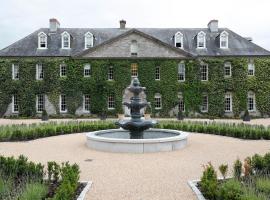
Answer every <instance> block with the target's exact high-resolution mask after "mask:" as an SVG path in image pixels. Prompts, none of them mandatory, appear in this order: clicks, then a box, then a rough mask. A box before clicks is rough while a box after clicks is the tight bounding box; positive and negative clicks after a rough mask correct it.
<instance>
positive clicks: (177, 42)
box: [174, 32, 183, 48]
mask: <svg viewBox="0 0 270 200" xmlns="http://www.w3.org/2000/svg"><path fill="white" fill-rule="evenodd" d="M174 46H175V47H178V48H183V34H182V33H180V32H177V33H176V34H175V35H174Z"/></svg>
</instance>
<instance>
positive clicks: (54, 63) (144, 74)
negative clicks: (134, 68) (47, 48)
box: [0, 57, 270, 117]
mask: <svg viewBox="0 0 270 200" xmlns="http://www.w3.org/2000/svg"><path fill="white" fill-rule="evenodd" d="M180 61H181V60H175V59H137V60H136V59H96V60H89V59H72V58H2V59H0V82H1V84H0V116H2V115H3V114H4V113H5V111H6V109H7V107H8V105H9V104H10V103H11V96H12V94H18V97H19V110H20V116H35V115H36V110H35V109H36V108H35V96H36V94H46V95H48V97H49V100H50V101H51V102H52V103H53V104H54V106H55V107H56V110H57V112H58V111H59V108H58V100H59V95H60V94H61V93H63V94H66V96H67V107H68V112H69V114H71V115H74V114H75V111H76V109H77V108H78V107H79V106H81V105H82V95H83V94H90V95H91V105H90V106H91V112H92V114H100V113H102V112H104V111H106V112H107V113H108V114H109V115H116V114H118V113H123V109H122V108H123V107H122V98H123V93H124V90H125V88H126V87H127V86H128V85H129V84H130V80H131V72H130V66H131V64H132V63H137V64H138V74H139V79H140V82H141V84H142V85H143V86H145V87H146V88H147V90H146V95H147V100H148V101H150V102H151V103H152V105H153V106H152V107H154V95H155V93H160V94H161V95H162V109H161V110H155V109H154V108H152V113H153V114H154V115H159V116H161V117H165V116H168V114H169V111H170V110H171V109H172V108H174V107H175V106H176V105H177V103H178V93H179V92H182V94H183V97H184V101H185V114H186V115H189V116H192V114H194V113H200V105H201V102H202V94H203V93H207V94H208V99H209V106H208V107H209V109H208V113H201V114H202V115H207V116H213V117H222V116H224V94H225V92H227V91H228V92H232V94H233V112H234V117H239V114H240V113H241V112H242V111H244V110H246V105H247V102H246V99H247V92H248V91H250V90H251V91H254V92H255V94H256V108H257V110H258V111H260V113H261V114H262V115H265V114H267V115H269V114H270V77H269V74H270V59H269V58H267V57H256V58H254V62H255V76H254V77H248V76H247V63H248V58H244V57H224V58H200V59H194V60H184V62H185V65H186V81H185V82H181V83H180V82H178V81H177V66H178V63H179V62H180ZM227 61H229V62H231V64H232V77H231V78H224V67H223V66H224V63H225V62H227ZM200 62H205V63H207V64H208V70H209V81H206V82H202V81H200V69H199V65H200ZM12 63H18V64H19V66H20V70H19V72H20V80H18V81H13V80H11V74H12V71H11V70H12V67H11V66H12ZM37 63H42V64H43V65H44V73H45V78H44V80H41V81H36V80H35V73H36V64H37ZM61 63H65V64H66V65H67V77H61V78H60V77H59V66H60V64H61ZM85 63H90V64H91V77H89V78H84V77H83V66H84V64H85ZM109 66H114V81H108V80H107V72H108V68H109ZM156 66H160V71H161V80H159V81H156V80H155V69H156ZM108 94H113V95H114V96H115V109H114V110H110V111H107V102H106V101H107V96H108ZM57 114H59V113H57Z"/></svg>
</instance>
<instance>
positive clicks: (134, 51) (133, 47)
mask: <svg viewBox="0 0 270 200" xmlns="http://www.w3.org/2000/svg"><path fill="white" fill-rule="evenodd" d="M130 54H131V56H137V55H138V44H137V41H136V40H132V41H131V45H130Z"/></svg>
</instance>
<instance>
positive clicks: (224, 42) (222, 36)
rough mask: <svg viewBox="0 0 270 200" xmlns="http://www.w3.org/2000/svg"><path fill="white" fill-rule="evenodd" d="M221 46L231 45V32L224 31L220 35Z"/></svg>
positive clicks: (224, 47) (225, 47)
mask: <svg viewBox="0 0 270 200" xmlns="http://www.w3.org/2000/svg"><path fill="white" fill-rule="evenodd" d="M219 47H220V48H221V49H227V48H228V47H229V33H227V32H226V31H222V32H221V33H220V35H219Z"/></svg>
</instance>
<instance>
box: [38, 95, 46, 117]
mask: <svg viewBox="0 0 270 200" xmlns="http://www.w3.org/2000/svg"><path fill="white" fill-rule="evenodd" d="M40 97H41V98H42V101H43V102H42V104H43V106H41V104H40ZM40 107H42V110H40V109H39V108H40ZM44 109H45V96H44V94H38V95H36V112H37V113H42V111H43V110H44Z"/></svg>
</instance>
